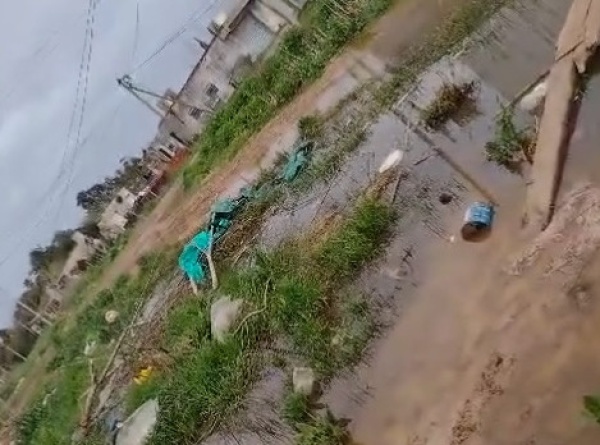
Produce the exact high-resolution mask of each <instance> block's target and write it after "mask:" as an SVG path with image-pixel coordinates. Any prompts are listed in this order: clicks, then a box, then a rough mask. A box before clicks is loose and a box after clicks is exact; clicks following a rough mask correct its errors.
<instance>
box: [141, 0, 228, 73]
mask: <svg viewBox="0 0 600 445" xmlns="http://www.w3.org/2000/svg"><path fill="white" fill-rule="evenodd" d="M217 1H218V0H212V1H211V2H210V3H209V4H208V5H207V6H204V7H201V8H198V9H196V10H195V11H194V12H193V13H192V15H191V16H190V17H189V18H188V19H187V20H186V21H185V22H184V24H183V25H182V26H181V27H180V28H179V29H177V30H176V31H175V32H173V33H171V34H170V35H169V36H168V37H167V38H166V39H165V40H164V41H163V42H162V43H161V44H160V45H159V46H158V47H157V49H156V50H154V51H153V52H152V53H151V54H150V55H149V56H148V57H146V58H145V59H144V60H143V61H142V62H141V63H139V64H138V65H137V66H136V67H135V68H134V69H133V70H132V72H131V74H134V73H137V72H138V71H140V70H141V69H142V68H144V67H146V66H147V65H148V64H149V63H150V62H152V61H153V60H154V59H155V58H156V57H158V56H159V55H160V54H161V53H162V52H163V51H164V50H166V49H167V48H168V47H169V46H170V45H172V44H173V43H174V42H176V41H177V39H179V38H180V37H181V36H182V35H183V34H184V33H185V32H186V31H188V29H189V27H190V26H191V25H192V24H193V23H195V22H196V21H197V20H198V19H199V18H201V17H202V16H203V15H205V14H206V13H207V12H208V11H210V10H211V9H212V7H213V6H215V5H216V4H217Z"/></svg>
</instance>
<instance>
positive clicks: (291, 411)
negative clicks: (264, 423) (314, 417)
mask: <svg viewBox="0 0 600 445" xmlns="http://www.w3.org/2000/svg"><path fill="white" fill-rule="evenodd" d="M283 418H284V419H285V420H286V422H288V424H290V426H292V427H294V428H299V427H300V426H301V425H303V424H306V423H308V422H309V421H310V419H311V415H310V402H309V400H308V397H307V396H305V395H304V394H299V393H295V392H293V391H290V393H289V394H288V395H287V396H286V398H285V399H284V401H283Z"/></svg>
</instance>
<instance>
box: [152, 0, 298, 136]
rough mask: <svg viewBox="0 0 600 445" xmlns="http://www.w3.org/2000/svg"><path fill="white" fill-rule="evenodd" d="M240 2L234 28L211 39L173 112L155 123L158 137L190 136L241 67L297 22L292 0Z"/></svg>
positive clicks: (222, 98)
mask: <svg viewBox="0 0 600 445" xmlns="http://www.w3.org/2000/svg"><path fill="white" fill-rule="evenodd" d="M297 2H298V4H299V6H300V5H302V6H303V4H304V3H306V1H305V0H297ZM243 3H244V5H246V7H244V8H238V9H239V10H240V11H241V12H240V14H242V15H240V17H239V18H237V19H236V20H235V23H236V24H237V25H236V27H235V28H234V29H232V30H230V31H229V32H228V33H227V34H226V37H225V38H220V37H219V36H217V37H215V38H214V40H213V42H212V44H211V46H210V48H209V49H208V51H207V53H206V54H205V56H204V59H203V61H202V63H201V64H200V65H199V66H197V68H196V69H195V70H194V72H193V73H192V74H191V76H190V78H189V79H188V81H187V82H186V84H185V85H184V87H183V89H182V90H181V93H180V96H179V102H178V103H176V104H175V106H174V107H173V111H174V113H175V115H170V116H167V117H166V118H165V119H163V121H162V122H161V123H160V125H159V132H160V133H161V134H162V135H167V134H169V133H170V132H174V133H175V134H177V135H178V136H179V137H181V138H182V139H185V140H191V139H193V137H194V136H195V135H196V134H198V133H199V132H200V131H201V129H202V128H203V127H204V125H205V124H206V122H207V120H208V119H209V118H210V114H211V112H213V111H214V110H217V109H218V108H219V106H221V105H222V104H223V103H224V102H225V101H226V100H227V99H228V98H229V97H230V96H231V95H232V94H233V92H234V91H235V86H234V85H235V84H236V80H238V77H239V73H240V72H241V71H242V70H243V69H244V67H247V66H248V65H251V64H253V63H256V62H257V61H258V60H260V58H261V57H262V56H264V54H265V53H266V52H267V51H268V50H269V48H271V47H272V46H273V45H274V44H275V43H276V42H277V40H278V38H279V37H280V36H281V35H282V32H283V30H285V29H286V28H287V27H289V26H290V25H292V24H293V23H295V22H296V20H297V17H298V14H299V11H300V9H299V7H296V4H297V3H296V2H294V1H292V0H254V1H251V2H246V1H244V2H243ZM241 4H242V3H240V5H241ZM230 19H231V17H230ZM194 107H196V108H197V109H194ZM201 110H210V111H209V112H203V111H201Z"/></svg>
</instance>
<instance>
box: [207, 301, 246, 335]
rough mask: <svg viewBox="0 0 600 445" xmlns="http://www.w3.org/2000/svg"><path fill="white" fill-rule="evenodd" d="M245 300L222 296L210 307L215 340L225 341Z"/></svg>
mask: <svg viewBox="0 0 600 445" xmlns="http://www.w3.org/2000/svg"><path fill="white" fill-rule="evenodd" d="M243 303H244V302H243V300H231V299H230V298H229V297H222V298H220V299H218V300H217V301H215V302H214V303H213V304H212V306H211V307H210V332H211V334H212V336H213V338H214V339H215V340H217V341H218V342H221V343H222V342H224V341H225V338H226V337H227V334H228V333H229V331H230V330H231V328H232V327H233V324H234V323H235V322H236V320H237V318H238V317H239V315H240V311H241V309H242V304H243Z"/></svg>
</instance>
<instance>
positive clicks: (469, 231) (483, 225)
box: [461, 202, 495, 242]
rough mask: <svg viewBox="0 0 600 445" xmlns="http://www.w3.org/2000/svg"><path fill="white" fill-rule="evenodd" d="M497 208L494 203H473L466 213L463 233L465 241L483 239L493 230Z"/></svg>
mask: <svg viewBox="0 0 600 445" xmlns="http://www.w3.org/2000/svg"><path fill="white" fill-rule="evenodd" d="M494 215H495V210H494V206H493V205H492V204H488V203H484V202H476V203H473V204H471V206H470V207H469V209H468V210H467V213H466V215H465V223H464V225H463V227H462V229H461V235H462V237H463V239H464V240H465V241H471V242H476V241H482V240H483V239H484V238H486V237H487V236H488V235H489V233H490V231H491V230H492V224H493V221H494Z"/></svg>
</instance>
